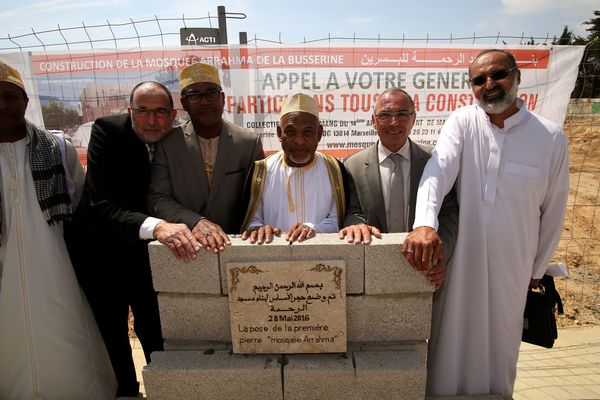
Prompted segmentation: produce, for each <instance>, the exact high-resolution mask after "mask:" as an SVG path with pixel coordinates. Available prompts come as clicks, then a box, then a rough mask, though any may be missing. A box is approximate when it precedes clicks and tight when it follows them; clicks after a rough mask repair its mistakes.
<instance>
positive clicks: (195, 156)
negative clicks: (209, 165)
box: [183, 121, 209, 208]
mask: <svg viewBox="0 0 600 400" xmlns="http://www.w3.org/2000/svg"><path fill="white" fill-rule="evenodd" d="M183 133H184V135H183V136H184V137H185V145H186V147H187V150H188V154H189V155H190V164H191V167H192V174H193V176H194V181H196V184H197V186H198V187H200V193H198V196H199V197H200V199H201V203H205V202H206V199H207V197H208V191H209V187H208V178H207V176H206V171H205V170H204V158H203V157H202V151H201V150H200V145H199V143H198V138H197V137H196V132H194V125H193V124H192V122H191V121H189V122H187V123H186V124H185V125H184V126H183ZM203 208H204V207H203Z"/></svg>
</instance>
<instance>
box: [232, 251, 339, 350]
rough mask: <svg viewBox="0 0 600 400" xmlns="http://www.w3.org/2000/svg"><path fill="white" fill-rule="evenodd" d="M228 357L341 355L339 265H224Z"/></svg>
mask: <svg viewBox="0 0 600 400" xmlns="http://www.w3.org/2000/svg"><path fill="white" fill-rule="evenodd" d="M226 270H227V284H228V288H229V313H230V320H231V337H232V343H233V352H234V353H242V354H256V353H339V352H345V351H346V270H345V263H344V261H342V260H335V261H290V262H286V263H281V262H277V263H274V262H265V263H230V264H227V267H226Z"/></svg>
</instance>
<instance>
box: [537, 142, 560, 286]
mask: <svg viewBox="0 0 600 400" xmlns="http://www.w3.org/2000/svg"><path fill="white" fill-rule="evenodd" d="M557 142H559V143H557V146H556V151H555V152H554V154H553V155H552V158H553V159H552V171H551V173H550V175H549V176H548V190H546V195H545V196H544V201H543V202H542V205H541V207H540V232H539V240H538V247H537V253H536V256H535V261H534V264H533V276H532V278H534V279H540V278H541V277H543V276H544V272H546V269H547V268H548V263H549V262H550V259H551V258H552V256H553V255H554V251H555V250H556V246H557V245H558V242H559V240H560V235H561V233H562V226H563V220H564V215H565V208H566V204H567V197H568V195H569V159H568V155H569V149H568V145H567V141H566V138H565V137H564V133H562V130H561V134H560V136H559V137H558V138H557Z"/></svg>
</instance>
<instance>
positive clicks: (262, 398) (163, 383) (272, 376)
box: [143, 351, 283, 400]
mask: <svg viewBox="0 0 600 400" xmlns="http://www.w3.org/2000/svg"><path fill="white" fill-rule="evenodd" d="M143 376H144V384H145V388H146V396H147V398H148V399H149V400H157V399H160V400H162V399H169V400H170V399H177V400H180V399H186V400H187V399H190V400H193V399H203V400H204V399H219V400H226V399H232V400H233V399H235V400H237V399H248V400H252V399H256V400H282V399H283V388H282V383H281V365H280V364H279V363H278V362H277V359H276V357H273V356H242V355H237V354H229V353H228V352H220V351H219V352H215V353H213V354H204V353H203V352H194V351H167V352H156V353H154V354H152V362H151V363H150V364H149V365H147V366H146V367H145V368H144V370H143Z"/></svg>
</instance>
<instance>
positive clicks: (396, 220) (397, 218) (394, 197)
mask: <svg viewBox="0 0 600 400" xmlns="http://www.w3.org/2000/svg"><path fill="white" fill-rule="evenodd" d="M389 157H390V158H391V160H392V161H393V162H394V170H393V171H392V175H391V178H390V201H389V205H390V215H389V217H390V219H389V221H388V232H405V231H406V221H404V177H403V176H402V167H401V166H400V164H401V162H402V156H401V155H400V154H395V153H394V154H390V156H389Z"/></svg>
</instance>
